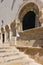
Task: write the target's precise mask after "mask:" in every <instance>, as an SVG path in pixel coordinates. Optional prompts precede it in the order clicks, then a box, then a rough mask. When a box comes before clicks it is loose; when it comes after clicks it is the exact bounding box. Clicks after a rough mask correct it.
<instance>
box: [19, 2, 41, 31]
mask: <svg viewBox="0 0 43 65" xmlns="http://www.w3.org/2000/svg"><path fill="white" fill-rule="evenodd" d="M18 20H19V22H18V23H19V28H20V31H22V30H27V29H31V28H35V27H39V26H40V23H39V22H40V21H39V8H38V6H37V5H36V4H35V3H33V2H30V3H27V4H25V5H24V6H23V7H22V8H21V9H20V11H19V14H18ZM27 20H28V21H27ZM27 23H28V24H27Z"/></svg>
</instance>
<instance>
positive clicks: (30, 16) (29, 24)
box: [22, 11, 36, 30]
mask: <svg viewBox="0 0 43 65" xmlns="http://www.w3.org/2000/svg"><path fill="white" fill-rule="evenodd" d="M35 17H36V15H35V13H34V11H29V12H28V13H27V14H25V16H24V17H23V21H22V27H23V30H27V29H32V28H35Z"/></svg>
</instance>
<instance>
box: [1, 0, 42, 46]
mask: <svg viewBox="0 0 43 65" xmlns="http://www.w3.org/2000/svg"><path fill="white" fill-rule="evenodd" d="M29 11H33V12H34V13H35V15H36V18H35V28H34V30H35V31H36V32H35V31H34V32H32V31H33V29H32V31H29V30H28V32H26V30H25V31H23V29H22V26H23V25H22V21H23V17H24V16H25V14H26V13H27V12H29ZM37 29H38V30H39V32H37V31H38V30H37ZM3 31H4V38H5V41H4V42H7V41H8V42H9V41H11V40H12V41H11V42H12V43H14V42H15V44H17V45H19V43H20V44H21V41H22V43H24V42H25V43H27V46H33V43H35V46H37V45H38V46H42V45H43V42H42V40H43V33H42V32H41V31H43V3H42V2H41V0H23V3H22V4H21V5H20V6H19V10H18V12H17V15H16V19H15V20H14V21H13V22H12V23H11V24H9V25H6V26H5V27H3V30H2V28H1V29H0V41H2V34H3ZM20 32H22V33H23V34H25V33H26V34H25V35H22V33H20ZM31 32H32V33H31ZM19 33H20V34H21V37H22V39H21V37H20V38H19V40H20V41H19V40H18V35H19ZM28 33H30V34H28ZM33 33H34V34H33ZM17 34H18V35H17ZM27 36H28V37H27ZM13 41H14V42H13ZM16 41H17V42H16ZM18 42H19V43H18ZM39 42H40V43H39ZM40 44H41V45H40ZM21 45H23V44H21ZM25 45H26V44H25Z"/></svg>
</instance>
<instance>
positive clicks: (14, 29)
mask: <svg viewBox="0 0 43 65" xmlns="http://www.w3.org/2000/svg"><path fill="white" fill-rule="evenodd" d="M10 27H11V31H12V33H13V36H16V23H15V21H14V22H12V23H11V24H10Z"/></svg>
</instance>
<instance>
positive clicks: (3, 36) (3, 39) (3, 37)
mask: <svg viewBox="0 0 43 65" xmlns="http://www.w3.org/2000/svg"><path fill="white" fill-rule="evenodd" d="M4 41H5V35H4V34H2V42H3V43H4Z"/></svg>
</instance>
